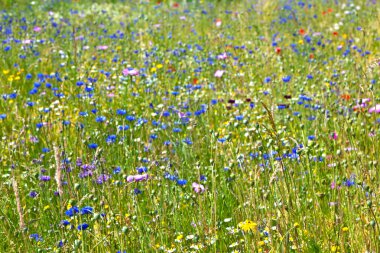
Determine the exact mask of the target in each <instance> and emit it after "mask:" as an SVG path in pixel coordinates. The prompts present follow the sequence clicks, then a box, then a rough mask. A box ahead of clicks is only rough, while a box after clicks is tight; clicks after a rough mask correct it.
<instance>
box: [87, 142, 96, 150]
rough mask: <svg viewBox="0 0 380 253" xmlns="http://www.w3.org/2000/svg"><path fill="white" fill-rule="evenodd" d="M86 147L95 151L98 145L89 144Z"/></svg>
mask: <svg viewBox="0 0 380 253" xmlns="http://www.w3.org/2000/svg"><path fill="white" fill-rule="evenodd" d="M88 147H89V148H91V149H96V148H97V147H98V144H96V143H91V144H88Z"/></svg>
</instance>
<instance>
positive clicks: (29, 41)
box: [22, 40, 32, 44]
mask: <svg viewBox="0 0 380 253" xmlns="http://www.w3.org/2000/svg"><path fill="white" fill-rule="evenodd" d="M30 43H32V41H31V40H23V41H22V44H30Z"/></svg>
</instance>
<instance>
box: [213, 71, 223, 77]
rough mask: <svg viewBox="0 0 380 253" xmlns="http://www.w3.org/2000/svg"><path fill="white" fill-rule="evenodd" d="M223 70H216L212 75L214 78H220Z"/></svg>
mask: <svg viewBox="0 0 380 253" xmlns="http://www.w3.org/2000/svg"><path fill="white" fill-rule="evenodd" d="M223 73H224V70H217V71H216V72H215V74H214V76H215V77H222V75H223Z"/></svg>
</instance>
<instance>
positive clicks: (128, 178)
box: [127, 174, 149, 183]
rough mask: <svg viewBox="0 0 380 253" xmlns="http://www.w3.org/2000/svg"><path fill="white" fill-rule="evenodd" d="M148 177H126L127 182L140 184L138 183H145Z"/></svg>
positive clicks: (143, 175)
mask: <svg viewBox="0 0 380 253" xmlns="http://www.w3.org/2000/svg"><path fill="white" fill-rule="evenodd" d="M148 178H149V175H148V174H142V175H134V176H133V175H131V176H128V177H127V182H129V183H131V182H140V181H145V180H148Z"/></svg>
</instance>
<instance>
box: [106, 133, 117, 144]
mask: <svg viewBox="0 0 380 253" xmlns="http://www.w3.org/2000/svg"><path fill="white" fill-rule="evenodd" d="M115 141H116V135H114V134H112V135H109V136H107V139H106V142H107V143H115Z"/></svg>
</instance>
